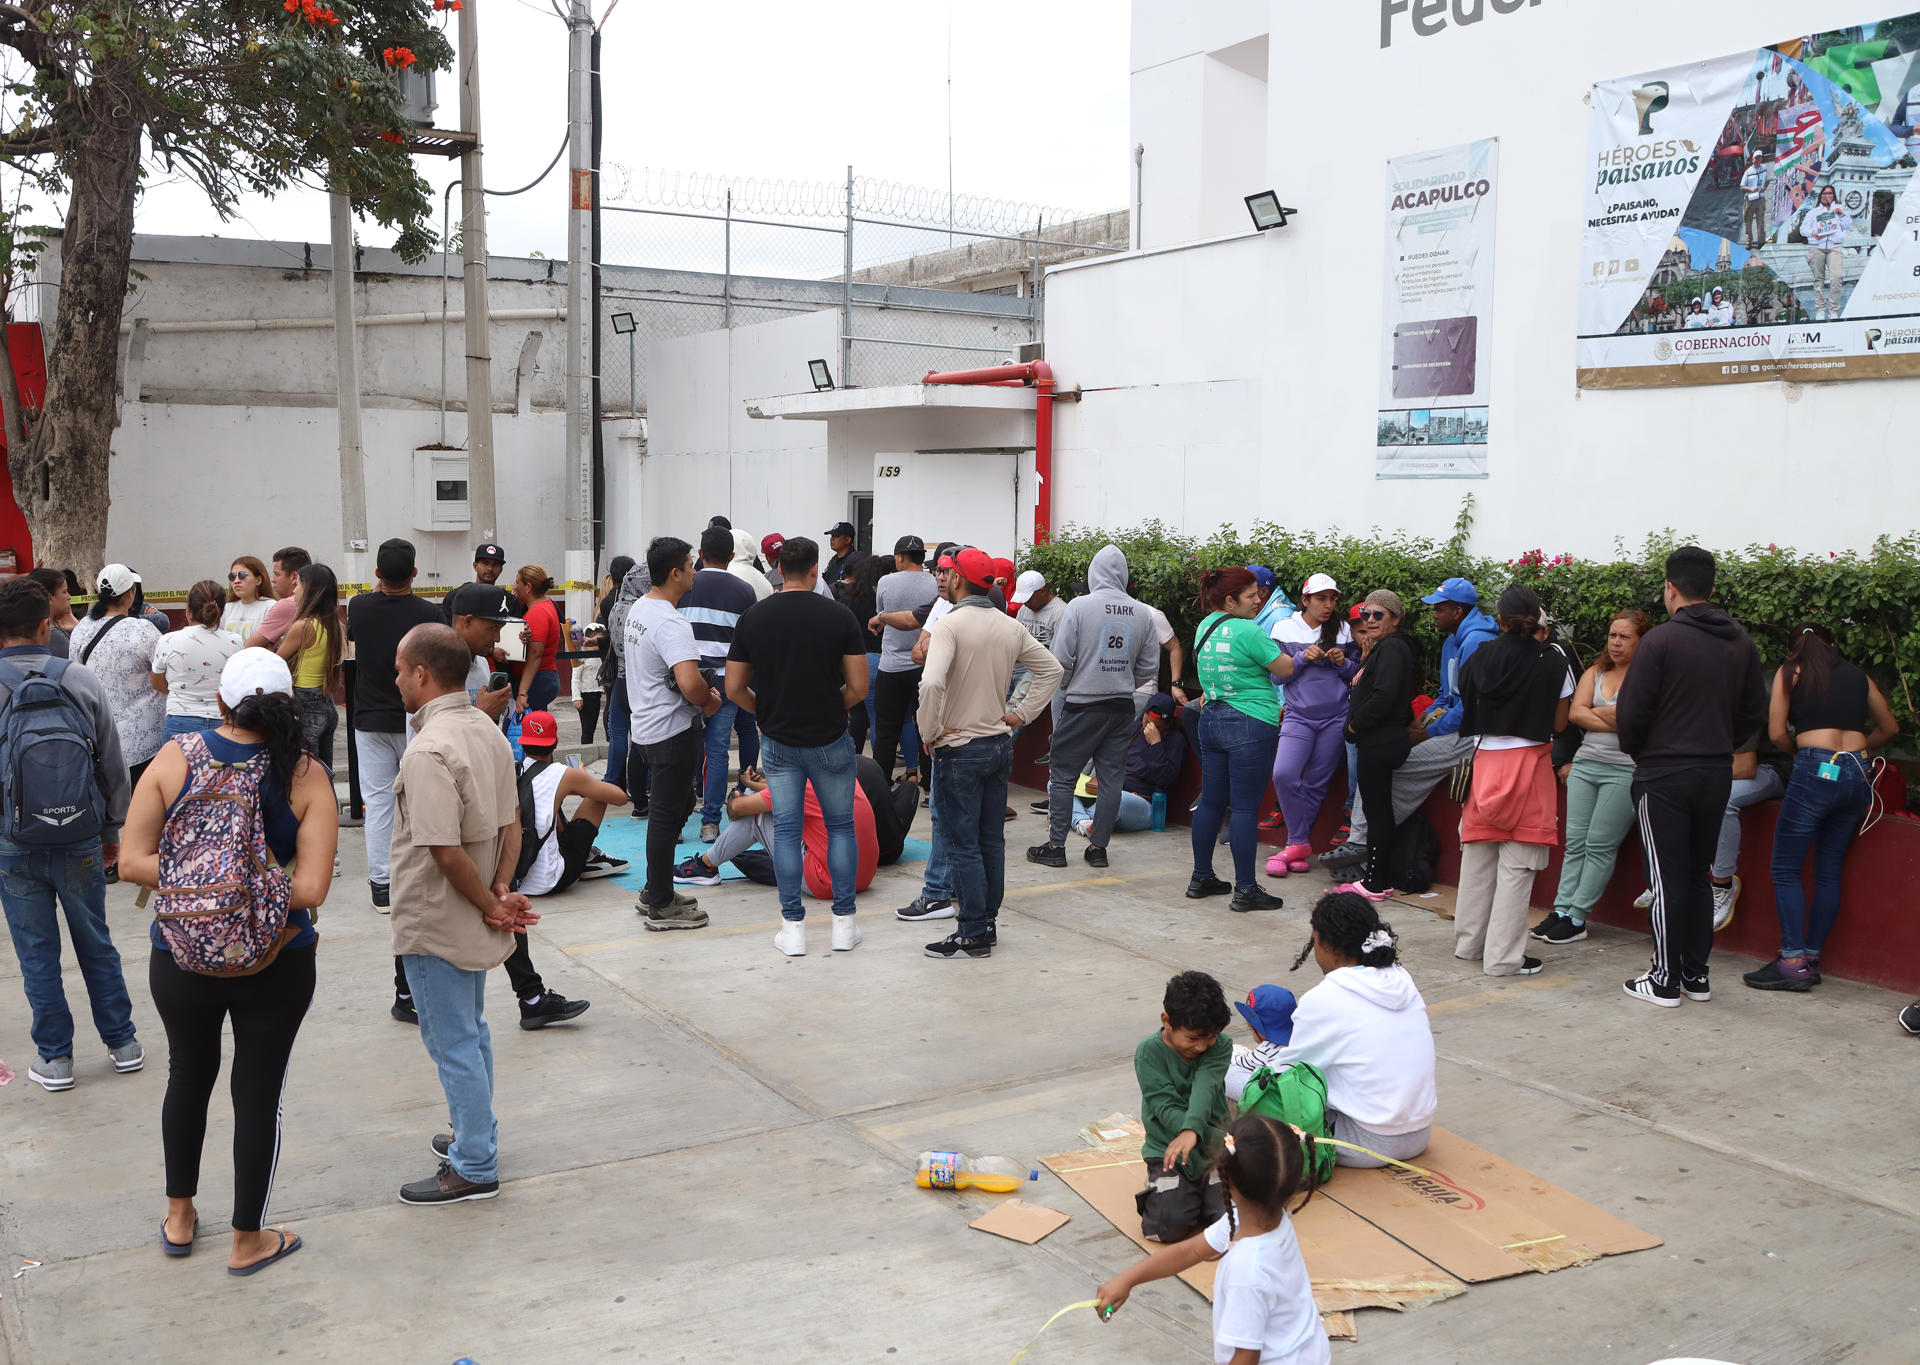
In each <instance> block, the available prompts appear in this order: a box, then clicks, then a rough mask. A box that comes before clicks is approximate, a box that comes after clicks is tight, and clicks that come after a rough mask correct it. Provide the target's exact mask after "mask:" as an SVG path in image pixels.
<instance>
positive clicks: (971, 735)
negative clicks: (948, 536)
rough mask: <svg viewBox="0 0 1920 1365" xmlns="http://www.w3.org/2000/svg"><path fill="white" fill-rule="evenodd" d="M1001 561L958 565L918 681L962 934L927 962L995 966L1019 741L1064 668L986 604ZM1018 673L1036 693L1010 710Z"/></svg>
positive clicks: (956, 561)
mask: <svg viewBox="0 0 1920 1365" xmlns="http://www.w3.org/2000/svg"><path fill="white" fill-rule="evenodd" d="M993 578H994V572H993V560H992V559H991V558H990V557H989V556H988V555H987V554H986V553H985V552H984V551H981V550H975V549H965V550H961V551H959V552H958V553H957V554H956V555H954V556H953V572H952V573H950V574H949V575H948V576H947V597H948V600H949V601H951V602H952V603H953V610H951V611H949V612H948V613H947V614H946V615H945V616H943V617H941V618H940V620H938V621H936V622H934V623H933V626H932V628H931V632H930V635H931V638H930V639H929V641H928V644H927V664H926V672H925V674H924V675H923V677H922V678H921V682H920V717H919V724H920V735H921V738H922V741H923V742H924V743H925V744H926V746H927V748H928V749H929V750H930V751H931V752H932V754H933V804H934V807H935V808H936V809H937V810H938V811H939V812H940V833H941V836H942V839H943V841H944V843H945V846H946V854H947V861H948V864H949V866H950V867H951V868H952V876H953V883H954V891H955V895H956V899H958V901H959V902H960V906H959V917H958V923H956V924H955V926H954V932H953V933H952V934H950V935H948V936H947V937H946V938H944V939H942V940H941V941H940V942H938V943H929V944H928V945H927V948H926V952H927V956H928V957H935V958H940V959H942V960H944V961H953V960H955V959H958V958H983V957H990V956H991V955H992V953H993V945H994V942H995V940H996V937H997V932H996V929H995V926H994V920H995V917H996V916H997V915H998V914H999V912H1000V899H1001V895H1002V892H1003V889H1004V886H1005V882H1006V870H1007V869H1006V861H1007V858H1006V854H1007V837H1006V825H1005V815H1004V811H1005V810H1006V805H1007V778H1008V775H1009V774H1010V772H1011V771H1012V767H1013V732H1014V731H1015V730H1018V729H1019V728H1020V727H1021V726H1023V725H1029V724H1031V723H1032V722H1033V720H1034V718H1035V717H1037V716H1038V715H1039V714H1040V713H1041V712H1042V711H1044V710H1046V709H1047V704H1048V703H1049V702H1050V701H1052V699H1053V692H1054V689H1055V688H1056V687H1058V686H1059V685H1060V664H1059V662H1058V661H1057V660H1056V659H1055V658H1054V657H1053V655H1052V654H1050V653H1048V652H1047V650H1046V649H1045V648H1044V647H1042V646H1041V644H1040V642H1039V641H1037V640H1035V639H1034V638H1033V636H1031V635H1029V634H1028V633H1027V632H1026V630H1025V628H1024V627H1022V626H1021V625H1020V623H1019V622H1017V621H1015V620H1013V619H1012V618H1011V617H1009V616H1008V615H1007V614H1006V612H1004V611H996V610H995V609H994V606H993V601H992V599H991V598H990V597H989V596H988V595H987V594H988V590H989V588H990V587H991V585H992V582H993ZM1016 667H1021V668H1025V669H1026V670H1027V671H1028V672H1029V673H1031V674H1032V675H1033V686H1032V687H1031V688H1030V689H1029V690H1028V692H1027V695H1026V697H1025V698H1024V699H1023V700H1022V701H1021V702H1020V704H1019V706H1017V707H1012V708H1010V707H1009V706H1008V703H1007V691H1008V688H1009V687H1010V686H1011V685H1012V682H1013V673H1014V669H1015V668H1016Z"/></svg>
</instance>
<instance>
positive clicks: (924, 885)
mask: <svg viewBox="0 0 1920 1365" xmlns="http://www.w3.org/2000/svg"><path fill="white" fill-rule="evenodd" d="M927 844H928V846H929V849H930V850H931V851H930V852H929V853H928V854H927V870H926V872H925V874H924V875H923V877H922V880H921V883H920V894H921V895H923V896H925V897H926V898H927V899H928V900H930V901H950V900H952V899H953V864H952V863H950V862H948V861H947V841H946V839H944V838H943V837H942V836H941V833H940V796H939V793H937V792H936V791H935V790H934V789H933V788H932V787H929V788H927Z"/></svg>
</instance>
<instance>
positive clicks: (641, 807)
mask: <svg viewBox="0 0 1920 1365" xmlns="http://www.w3.org/2000/svg"><path fill="white" fill-rule="evenodd" d="M627 818H628V819H629V820H644V819H646V818H647V803H646V802H645V801H635V802H634V803H633V809H632V810H631V811H629V812H628V813H627Z"/></svg>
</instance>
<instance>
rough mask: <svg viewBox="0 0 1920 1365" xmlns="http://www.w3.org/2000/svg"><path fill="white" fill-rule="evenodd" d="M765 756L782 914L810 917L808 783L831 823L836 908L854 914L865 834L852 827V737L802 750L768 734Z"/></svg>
mask: <svg viewBox="0 0 1920 1365" xmlns="http://www.w3.org/2000/svg"><path fill="white" fill-rule="evenodd" d="M722 714H724V712H723V713H722ZM760 761H761V764H762V765H763V766H762V771H764V772H765V773H766V775H767V790H768V792H769V793H770V794H771V795H772V797H773V875H774V879H775V880H776V881H777V882H778V883H779V885H780V917H781V918H782V919H787V920H803V919H805V918H806V917H807V908H806V906H805V904H804V903H803V902H802V901H801V899H800V896H801V893H802V892H804V891H805V890H806V889H807V873H806V850H805V847H804V845H803V844H802V843H801V841H800V833H801V829H802V827H803V826H804V825H805V823H806V798H807V784H808V783H809V782H811V783H812V784H813V795H814V799H815V800H816V801H818V802H819V803H820V814H821V815H822V816H823V817H824V818H825V820H826V824H827V875H828V876H829V877H831V878H832V880H833V913H834V914H836V915H851V914H852V913H853V891H854V883H855V882H857V881H858V880H859V879H860V838H859V836H858V835H857V834H856V833H855V832H854V828H853V789H854V786H855V785H856V779H855V776H854V753H853V736H852V735H841V736H840V738H838V739H836V740H835V741H834V742H833V743H831V744H822V745H821V746H819V747H818V748H815V749H802V748H798V747H796V746H794V745H791V744H782V743H781V742H780V741H779V740H777V739H774V738H773V737H772V736H771V735H769V736H767V737H766V738H765V739H763V740H762V741H761V746H760Z"/></svg>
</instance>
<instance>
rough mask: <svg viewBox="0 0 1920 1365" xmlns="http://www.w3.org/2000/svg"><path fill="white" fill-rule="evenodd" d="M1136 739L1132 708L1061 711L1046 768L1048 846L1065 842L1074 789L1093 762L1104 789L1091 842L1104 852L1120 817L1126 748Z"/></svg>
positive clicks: (1095, 803) (1096, 807)
mask: <svg viewBox="0 0 1920 1365" xmlns="http://www.w3.org/2000/svg"><path fill="white" fill-rule="evenodd" d="M1132 738H1133V708H1132V704H1131V702H1129V703H1128V705H1127V709H1125V710H1121V709H1119V708H1118V707H1115V708H1112V709H1110V710H1105V711H1067V710H1063V711H1062V712H1061V714H1060V716H1059V717H1058V719H1057V720H1056V722H1055V724H1054V730H1053V756H1052V762H1051V764H1050V765H1049V766H1048V768H1047V842H1048V843H1050V844H1064V843H1066V842H1067V828H1068V826H1069V825H1070V824H1071V823H1072V822H1073V789H1074V787H1075V786H1076V785H1077V784H1078V783H1079V781H1080V774H1081V772H1082V771H1083V770H1084V769H1085V768H1086V766H1087V760H1088V759H1092V760H1093V775H1094V776H1095V777H1097V778H1099V779H1100V790H1099V792H1098V793H1097V794H1096V795H1095V797H1094V801H1093V829H1092V830H1091V831H1090V832H1089V833H1088V835H1087V842H1088V843H1090V844H1092V845H1093V846H1094V847H1095V848H1105V847H1106V846H1107V840H1108V839H1110V838H1112V837H1113V824H1114V821H1116V820H1118V819H1119V818H1120V796H1121V793H1122V791H1123V790H1124V789H1125V784H1126V780H1127V745H1128V743H1129V742H1130V741H1131V740H1132Z"/></svg>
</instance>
